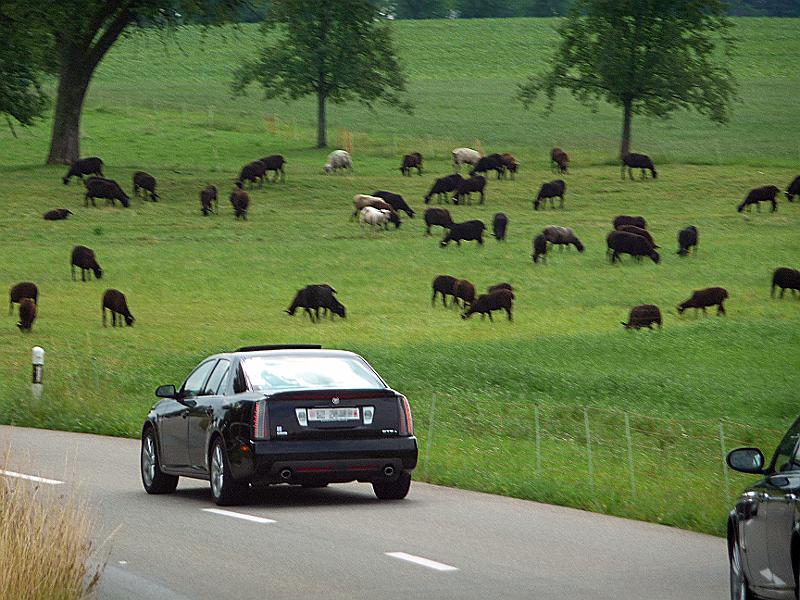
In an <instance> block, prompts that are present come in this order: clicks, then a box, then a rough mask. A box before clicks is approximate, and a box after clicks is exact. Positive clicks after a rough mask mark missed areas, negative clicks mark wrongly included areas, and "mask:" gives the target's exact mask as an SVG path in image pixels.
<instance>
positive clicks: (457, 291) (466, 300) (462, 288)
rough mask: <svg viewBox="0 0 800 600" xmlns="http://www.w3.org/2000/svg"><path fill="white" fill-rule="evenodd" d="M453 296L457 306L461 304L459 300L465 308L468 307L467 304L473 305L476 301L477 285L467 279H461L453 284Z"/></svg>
mask: <svg viewBox="0 0 800 600" xmlns="http://www.w3.org/2000/svg"><path fill="white" fill-rule="evenodd" d="M453 296H454V303H455V305H456V306H460V305H459V303H458V301H459V300H461V302H462V305H463V306H464V308H467V304H469V305H470V306H471V305H472V303H473V302H474V301H475V286H474V285H473V284H472V283H471V282H469V281H467V280H466V279H459V280H458V281H456V284H455V285H454V286H453Z"/></svg>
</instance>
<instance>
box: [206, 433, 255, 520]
mask: <svg viewBox="0 0 800 600" xmlns="http://www.w3.org/2000/svg"><path fill="white" fill-rule="evenodd" d="M209 464H210V473H209V475H210V477H209V479H210V480H211V495H212V496H213V497H214V502H216V503H217V505H218V506H232V505H235V504H241V503H242V502H243V501H244V499H245V495H246V494H247V490H248V485H247V483H241V482H238V481H235V480H234V479H233V477H231V474H230V473H231V468H230V464H229V463H228V457H227V455H226V454H225V448H224V446H223V444H222V440H220V439H219V438H218V439H217V440H215V441H214V445H213V446H212V447H211V456H210V460H209Z"/></svg>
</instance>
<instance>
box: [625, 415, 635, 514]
mask: <svg viewBox="0 0 800 600" xmlns="http://www.w3.org/2000/svg"><path fill="white" fill-rule="evenodd" d="M625 439H626V440H627V442H628V471H630V474H631V496H632V497H633V499H634V500H636V473H635V472H634V470H633V441H632V440H631V421H630V418H629V417H628V413H627V412H626V413H625Z"/></svg>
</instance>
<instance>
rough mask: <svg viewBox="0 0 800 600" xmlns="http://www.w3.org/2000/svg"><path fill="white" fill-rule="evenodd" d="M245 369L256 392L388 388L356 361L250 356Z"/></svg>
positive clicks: (333, 358)
mask: <svg viewBox="0 0 800 600" xmlns="http://www.w3.org/2000/svg"><path fill="white" fill-rule="evenodd" d="M242 366H243V368H244V372H245V374H246V375H247V379H248V380H249V381H250V385H251V386H252V388H253V391H256V392H269V393H276V392H287V391H292V390H303V389H316V390H319V389H350V388H355V389H359V388H366V389H370V388H379V389H383V388H384V387H385V386H384V384H383V382H381V380H380V379H379V378H378V377H377V376H376V375H375V373H374V372H373V371H372V370H371V369H370V368H369V366H367V365H366V363H364V362H363V361H362V360H360V359H358V358H354V357H343V356H251V357H248V358H245V359H244V360H243V361H242Z"/></svg>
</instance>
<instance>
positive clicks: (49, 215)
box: [44, 208, 72, 221]
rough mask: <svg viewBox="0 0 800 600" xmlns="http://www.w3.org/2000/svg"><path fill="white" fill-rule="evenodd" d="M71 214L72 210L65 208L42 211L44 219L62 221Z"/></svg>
mask: <svg viewBox="0 0 800 600" xmlns="http://www.w3.org/2000/svg"><path fill="white" fill-rule="evenodd" d="M71 214H72V211H71V210H69V209H67V208H54V209H53V210H48V211H47V212H46V213H44V220H45V221H63V220H64V219H66V218H67V217H68V216H70V215H71Z"/></svg>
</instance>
